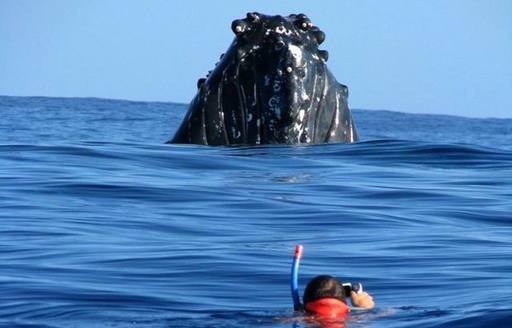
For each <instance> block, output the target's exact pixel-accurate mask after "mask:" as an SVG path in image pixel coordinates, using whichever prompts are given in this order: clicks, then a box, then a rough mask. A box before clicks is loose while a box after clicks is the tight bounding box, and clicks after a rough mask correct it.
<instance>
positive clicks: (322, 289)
mask: <svg viewBox="0 0 512 328" xmlns="http://www.w3.org/2000/svg"><path fill="white" fill-rule="evenodd" d="M328 297H329V298H336V299H338V300H340V301H343V302H345V294H344V292H343V286H342V285H341V283H340V282H339V281H338V280H336V278H334V277H331V276H328V275H322V276H316V277H315V278H313V279H311V281H310V282H309V283H308V285H307V286H306V289H305V290H304V298H303V300H304V304H307V303H309V302H313V301H316V300H318V299H321V298H328Z"/></svg>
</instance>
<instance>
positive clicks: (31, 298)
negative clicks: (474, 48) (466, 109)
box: [0, 97, 512, 328]
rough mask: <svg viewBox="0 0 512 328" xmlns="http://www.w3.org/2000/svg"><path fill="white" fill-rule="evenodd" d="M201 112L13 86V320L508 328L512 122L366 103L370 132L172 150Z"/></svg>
mask: <svg viewBox="0 0 512 328" xmlns="http://www.w3.org/2000/svg"><path fill="white" fill-rule="evenodd" d="M185 110H186V106H185V105H181V104H172V103H155V102H129V101H118V100H102V99H89V98H86V99H83V98H82V99H79V98H68V99H63V98H40V97H0V113H1V115H2V119H1V121H0V327H317V326H319V324H315V323H307V322H304V321H303V320H301V318H300V315H299V314H294V313H293V310H292V301H291V297H290V290H289V279H290V277H289V275H290V265H291V260H292V253H293V250H294V246H295V245H296V244H299V243H300V244H303V245H304V248H305V255H304V258H303V260H302V265H301V269H300V277H299V281H300V287H301V290H303V288H304V286H305V284H306V283H307V281H308V280H309V279H310V278H312V277H314V276H315V275H318V274H332V275H335V276H337V277H340V279H342V280H344V281H360V282H362V283H363V285H364V287H365V289H366V290H367V291H369V292H370V293H371V294H372V295H373V296H374V299H375V301H376V305H377V306H376V308H375V309H372V310H369V311H354V312H353V313H352V314H351V316H350V317H349V318H348V320H347V321H346V322H345V323H344V324H345V325H346V327H372V328H374V327H375V328H377V327H511V326H512V120H511V119H469V118H462V117H453V116H438V115H418V114H403V113H397V112H390V111H377V110H354V111H353V114H354V117H355V120H356V124H357V125H358V128H359V132H360V135H361V138H362V140H361V142H359V143H356V144H350V145H346V144H332V145H315V146H258V147H205V146H196V145H167V144H164V142H165V141H166V140H168V139H169V138H170V137H171V136H172V135H173V133H174V131H175V130H176V128H177V126H178V124H179V123H180V121H181V118H182V117H183V115H184V113H185Z"/></svg>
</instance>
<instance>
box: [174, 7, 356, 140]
mask: <svg viewBox="0 0 512 328" xmlns="http://www.w3.org/2000/svg"><path fill="white" fill-rule="evenodd" d="M231 28H232V30H233V32H234V34H235V39H234V40H233V42H232V44H231V45H230V47H229V48H228V50H227V51H226V53H225V54H222V55H221V57H220V59H219V62H218V63H217V64H216V66H215V68H214V69H213V70H212V71H210V72H209V73H208V75H207V76H206V78H201V79H199V80H198V82H197V87H198V91H197V94H196V96H195V97H194V98H193V100H192V101H191V103H190V105H189V108H188V111H187V114H186V115H185V117H184V119H183V121H182V123H181V125H180V127H179V128H178V130H177V132H176V134H175V135H174V137H173V138H172V139H171V140H169V141H168V143H192V144H203V145H258V144H319V143H340V142H355V141H357V140H358V134H357V130H356V127H355V124H354V120H353V119H352V115H351V113H350V110H349V108H348V104H347V98H348V88H347V87H346V86H345V85H343V84H340V83H338V82H337V81H336V79H335V77H334V76H333V74H332V73H331V72H330V71H329V69H328V68H327V66H326V62H327V59H328V52H327V51H326V50H319V49H318V46H319V45H320V44H321V43H322V42H323V41H324V40H325V33H324V32H322V31H321V30H320V29H319V28H318V27H316V26H314V25H313V24H312V23H311V20H310V19H309V18H308V17H307V16H306V15H304V14H298V15H295V14H292V15H289V16H280V15H276V16H269V15H264V14H260V13H256V12H254V13H248V14H247V17H246V18H245V19H237V20H234V21H233V23H232V25H231Z"/></svg>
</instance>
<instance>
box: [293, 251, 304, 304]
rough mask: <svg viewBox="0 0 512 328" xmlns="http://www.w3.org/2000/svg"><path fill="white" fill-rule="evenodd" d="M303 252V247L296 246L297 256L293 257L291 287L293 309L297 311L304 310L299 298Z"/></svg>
mask: <svg viewBox="0 0 512 328" xmlns="http://www.w3.org/2000/svg"><path fill="white" fill-rule="evenodd" d="M303 251H304V248H303V247H302V245H297V246H295V254H294V256H293V262H292V274H291V281H290V287H291V289H292V298H293V309H294V310H295V311H300V310H302V304H301V303H300V296H299V264H300V259H301V258H302V253H303Z"/></svg>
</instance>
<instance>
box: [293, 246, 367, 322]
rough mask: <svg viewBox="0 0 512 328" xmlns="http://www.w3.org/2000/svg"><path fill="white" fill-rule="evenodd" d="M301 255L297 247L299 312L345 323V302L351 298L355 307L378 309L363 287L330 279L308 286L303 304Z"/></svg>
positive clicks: (324, 277) (295, 287) (295, 300)
mask: <svg viewBox="0 0 512 328" xmlns="http://www.w3.org/2000/svg"><path fill="white" fill-rule="evenodd" d="M302 253H303V248H302V246H301V245H297V246H296V248H295V256H294V258H293V264H292V280H291V289H292V297H293V305H294V309H295V310H296V311H299V310H304V311H305V312H306V313H308V314H311V315H314V316H317V317H321V318H331V319H341V320H344V319H345V318H346V317H347V315H348V313H349V312H350V307H349V306H348V305H347V301H346V298H348V297H350V299H351V303H352V306H353V307H357V308H363V309H371V308H373V307H374V306H375V304H374V302H373V298H372V296H370V294H368V293H367V292H365V291H363V288H362V285H361V284H359V283H357V284H350V283H346V284H342V283H340V282H339V281H338V280H337V279H336V278H334V277H331V276H328V275H321V276H317V277H315V278H313V279H312V280H311V281H310V282H309V283H308V285H307V286H306V289H305V290H304V297H303V301H304V304H301V302H300V297H299V291H298V268H299V262H300V259H301V258H302Z"/></svg>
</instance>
